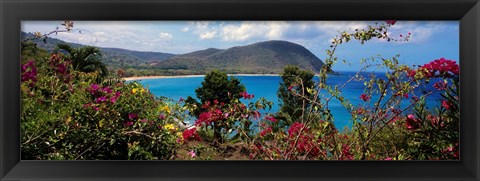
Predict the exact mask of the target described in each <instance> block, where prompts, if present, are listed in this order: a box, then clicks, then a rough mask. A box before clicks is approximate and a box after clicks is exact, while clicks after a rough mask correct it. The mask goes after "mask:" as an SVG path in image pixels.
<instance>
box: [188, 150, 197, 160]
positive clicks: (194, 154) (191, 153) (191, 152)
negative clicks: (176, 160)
mask: <svg viewBox="0 0 480 181" xmlns="http://www.w3.org/2000/svg"><path fill="white" fill-rule="evenodd" d="M188 155H190V157H192V158H195V157H196V156H197V154H196V153H195V151H193V150H192V151H190V152H188Z"/></svg>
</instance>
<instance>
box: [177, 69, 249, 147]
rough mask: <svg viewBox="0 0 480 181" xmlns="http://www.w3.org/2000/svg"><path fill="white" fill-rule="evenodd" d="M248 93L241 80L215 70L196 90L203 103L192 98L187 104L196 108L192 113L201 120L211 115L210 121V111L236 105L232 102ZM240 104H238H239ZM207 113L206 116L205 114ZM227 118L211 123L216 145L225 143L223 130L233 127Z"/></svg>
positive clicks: (218, 118) (208, 74)
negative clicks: (221, 142)
mask: <svg viewBox="0 0 480 181" xmlns="http://www.w3.org/2000/svg"><path fill="white" fill-rule="evenodd" d="M245 91H246V89H245V86H244V85H243V84H241V83H240V80H238V79H236V78H235V77H230V78H229V77H228V76H227V74H226V73H225V72H222V71H219V70H213V71H211V72H209V73H207V75H205V78H204V80H203V82H202V87H199V88H197V89H195V93H196V95H197V98H198V99H200V101H201V103H198V102H197V101H196V100H195V99H193V98H192V97H190V96H189V97H188V98H187V100H186V101H185V103H186V104H187V105H188V106H190V107H192V106H193V107H195V109H193V110H194V111H192V112H191V113H192V114H193V115H195V116H196V117H198V118H199V119H201V117H202V116H201V115H200V114H204V115H209V116H208V117H209V118H208V119H209V120H210V119H213V118H211V116H210V115H211V114H210V111H212V110H211V109H218V110H219V111H221V110H220V109H222V108H225V107H228V106H230V104H234V101H232V100H238V99H239V98H241V97H242V94H241V93H244V92H245ZM237 103H238V102H237ZM205 113H206V114H205ZM226 120H227V118H225V117H223V116H222V117H217V118H215V121H214V122H212V123H210V124H212V128H213V131H214V143H215V144H216V143H217V142H218V141H223V140H222V139H221V131H222V129H224V130H225V129H229V128H230V127H231V126H232V125H228V124H227V123H225V121H226Z"/></svg>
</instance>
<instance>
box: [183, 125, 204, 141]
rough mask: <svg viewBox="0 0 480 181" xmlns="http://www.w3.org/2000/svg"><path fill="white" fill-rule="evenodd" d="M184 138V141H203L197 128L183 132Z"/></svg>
mask: <svg viewBox="0 0 480 181" xmlns="http://www.w3.org/2000/svg"><path fill="white" fill-rule="evenodd" d="M182 138H183V140H184V141H191V140H196V141H202V138H200V135H198V133H197V129H196V128H190V129H186V130H185V131H183V133H182Z"/></svg>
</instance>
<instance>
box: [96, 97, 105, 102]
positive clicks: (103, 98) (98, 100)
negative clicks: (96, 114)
mask: <svg viewBox="0 0 480 181" xmlns="http://www.w3.org/2000/svg"><path fill="white" fill-rule="evenodd" d="M105 101H107V98H106V97H105V96H100V97H99V98H97V99H95V102H96V103H102V102H105Z"/></svg>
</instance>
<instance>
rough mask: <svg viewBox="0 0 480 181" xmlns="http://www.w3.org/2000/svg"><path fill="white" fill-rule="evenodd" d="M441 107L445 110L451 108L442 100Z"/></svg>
mask: <svg viewBox="0 0 480 181" xmlns="http://www.w3.org/2000/svg"><path fill="white" fill-rule="evenodd" d="M442 107H443V108H445V109H446V110H450V108H451V106H450V104H449V103H448V102H447V101H446V100H442Z"/></svg>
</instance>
